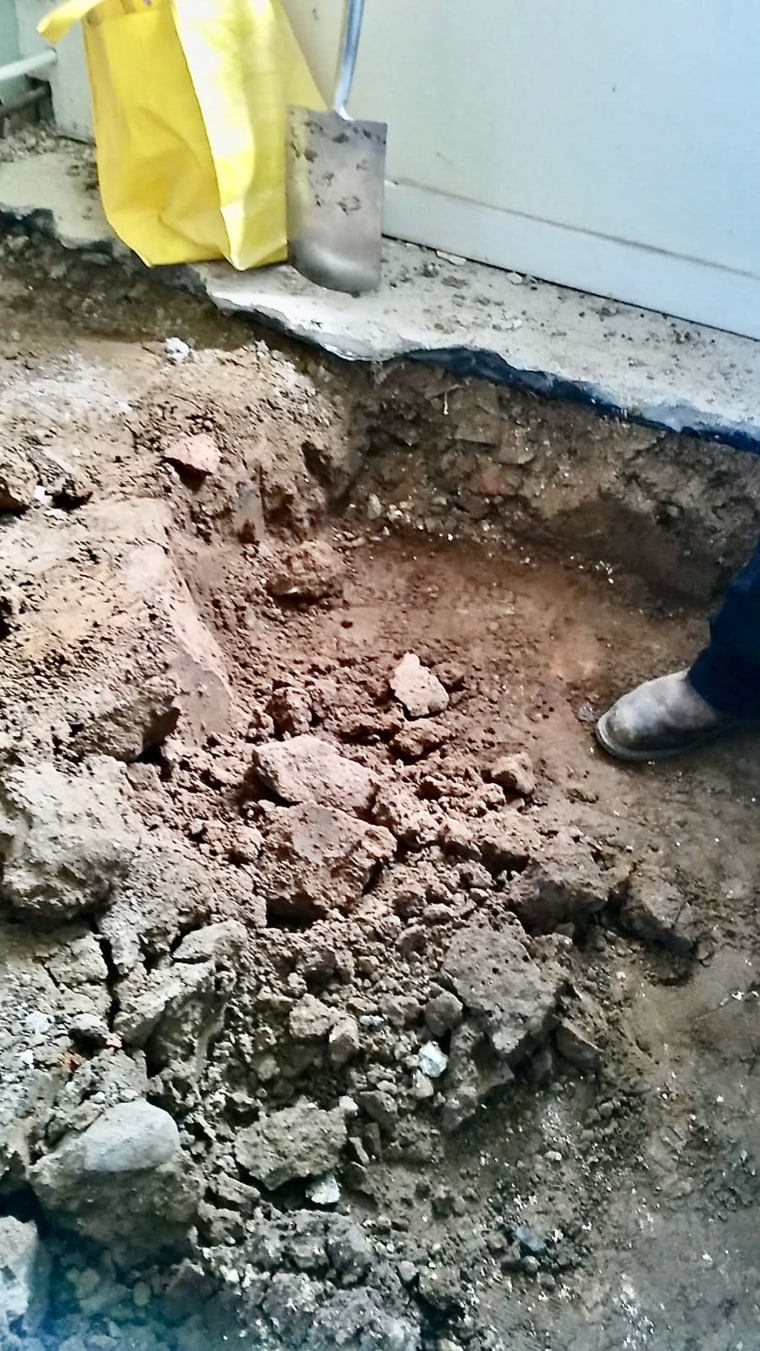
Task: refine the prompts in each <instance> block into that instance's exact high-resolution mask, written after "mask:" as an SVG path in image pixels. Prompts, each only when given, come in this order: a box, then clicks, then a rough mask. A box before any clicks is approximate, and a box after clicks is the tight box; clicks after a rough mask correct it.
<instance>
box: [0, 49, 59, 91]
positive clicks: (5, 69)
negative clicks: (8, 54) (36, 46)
mask: <svg viewBox="0 0 760 1351" xmlns="http://www.w3.org/2000/svg"><path fill="white" fill-rule="evenodd" d="M57 60H58V54H57V53H56V52H53V51H50V52H38V53H37V55H36V56H24V57H22V58H21V60H20V61H11V62H10V63H9V64H8V65H7V66H0V84H3V83H5V82H6V81H7V80H18V79H20V78H21V76H22V75H40V74H42V73H43V72H44V71H46V70H52V68H53V66H54V65H55V63H56V61H57Z"/></svg>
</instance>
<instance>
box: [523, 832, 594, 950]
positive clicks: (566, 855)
mask: <svg viewBox="0 0 760 1351" xmlns="http://www.w3.org/2000/svg"><path fill="white" fill-rule="evenodd" d="M610 889H611V882H610V879H609V878H608V877H607V876H606V875H605V873H604V872H603V871H602V869H601V868H600V867H599V865H598V863H596V862H595V861H594V859H593V857H592V856H591V854H590V852H589V851H588V850H587V849H584V848H583V847H579V846H576V847H575V848H574V849H569V848H563V849H562V850H561V852H557V854H556V855H555V856H553V857H552V856H551V855H545V856H544V857H543V858H542V859H541V861H540V862H538V861H536V862H533V863H531V865H530V866H529V867H528V868H526V870H525V872H524V873H522V875H521V876H520V877H518V878H515V880H514V881H513V882H512V884H511V886H510V889H509V904H510V907H511V909H513V910H514V912H515V914H516V915H517V916H518V917H519V919H520V922H521V924H523V925H524V927H525V928H526V929H528V930H529V931H530V932H531V933H551V932H552V930H553V929H556V928H557V926H558V925H559V924H568V923H576V922H577V921H579V920H584V919H587V918H588V917H589V916H590V915H593V914H596V912H597V911H599V910H601V909H602V908H603V907H604V906H605V905H606V904H607V901H608V900H609V896H610Z"/></svg>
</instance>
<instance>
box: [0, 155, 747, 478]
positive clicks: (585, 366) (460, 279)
mask: <svg viewBox="0 0 760 1351" xmlns="http://www.w3.org/2000/svg"><path fill="white" fill-rule="evenodd" d="M91 161H92V152H91V151H88V150H86V149H84V148H83V147H82V146H79V145H77V144H75V143H74V142H66V141H58V142H55V141H52V140H51V139H50V138H49V137H47V138H43V139H41V140H40V141H39V143H38V144H37V145H34V144H32V145H31V146H30V144H29V138H27V139H26V141H25V142H24V144H23V146H21V147H20V148H19V154H18V155H17V156H14V154H13V148H12V146H11V147H10V148H9V147H8V146H7V143H6V146H5V147H3V153H2V155H0V225H2V224H3V223H5V225H6V226H7V225H9V224H11V223H13V222H27V224H28V225H29V226H33V225H37V226H44V227H45V228H47V229H49V230H52V231H53V233H54V234H55V235H56V236H57V237H58V238H59V239H60V241H61V242H62V243H63V244H64V245H65V246H66V247H68V248H72V249H77V250H80V251H82V252H84V253H87V252H93V251H97V252H98V253H102V252H103V251H104V250H105V251H110V252H113V253H114V255H115V256H117V257H121V258H124V257H125V256H129V257H130V258H131V255H127V251H126V250H125V249H124V247H123V245H121V244H120V243H119V242H118V241H117V240H116V239H115V238H114V236H113V234H112V232H111V231H110V229H109V227H108V225H107V223H106V221H105V219H104V217H103V214H102V211H101V208H100V202H99V199H98V195H97V190H96V188H95V184H94V175H93V171H92V162H91ZM169 279H170V280H171V281H173V282H175V283H176V284H178V285H181V286H184V287H187V289H189V290H192V291H195V292H197V291H199V290H200V291H203V292H205V293H206V294H207V295H208V296H209V298H210V299H211V300H212V301H213V303H214V304H215V305H217V306H218V307H219V309H220V310H223V311H225V312H239V313H246V314H249V315H250V316H251V317H252V318H253V319H255V320H257V321H259V322H261V323H263V324H267V325H270V326H271V327H273V328H276V329H277V330H279V331H280V332H283V333H287V334H290V335H292V336H293V337H296V338H299V339H302V340H303V341H305V342H309V343H313V344H315V345H317V346H319V347H322V348H324V349H325V350H327V351H329V352H331V353H333V354H335V355H337V356H339V357H342V358H344V359H346V360H352V361H354V360H355V361H387V360H390V359H392V358H394V357H399V356H403V355H406V356H413V357H421V358H424V359H426V360H428V361H435V362H439V363H442V364H446V365H448V366H451V367H454V368H455V369H457V370H459V371H462V372H464V373H468V374H472V375H480V376H483V377H486V378H488V379H491V380H495V381H499V382H502V381H503V382H505V383H519V384H522V385H525V386H527V387H528V388H531V389H533V390H536V391H539V392H544V393H549V394H552V393H553V394H558V395H563V396H565V397H567V396H569V397H577V398H579V399H581V400H584V401H587V402H592V403H595V404H598V405H599V406H600V407H603V408H605V409H607V410H610V411H614V412H617V413H620V414H622V415H624V416H626V417H630V418H634V419H637V420H640V421H644V422H649V423H652V424H654V425H657V426H662V427H666V428H669V429H671V430H674V431H693V432H696V433H698V434H701V435H703V436H706V437H710V438H713V439H717V440H721V441H725V442H727V443H729V444H732V445H735V446H738V447H741V448H744V449H750V450H755V451H758V452H760V408H759V407H758V404H759V403H760V399H758V390H760V343H758V342H754V341H752V340H751V339H748V338H740V337H736V336H734V335H732V334H727V333H722V332H719V331H717V330H714V329H709V328H704V327H700V326H699V325H696V324H690V323H686V322H684V321H682V320H676V319H672V318H670V317H669V316H667V315H660V314H656V313H653V312H650V311H644V310H639V309H636V308H635V307H632V306H630V305H623V304H620V303H618V302H616V301H611V300H607V299H603V298H599V297H597V296H590V295H586V294H584V293H582V292H578V291H572V290H569V289H568V288H566V287H561V286H553V285H550V284H548V283H546V282H539V281H536V280H535V279H533V278H530V277H523V276H520V275H518V274H517V273H505V272H501V271H499V270H497V269H495V268H490V267H486V266H484V265H483V264H480V263H470V262H466V261H464V260H462V259H454V258H451V257H449V256H447V255H442V254H438V253H436V252H434V251H432V250H429V249H423V248H419V247H417V246H416V245H410V244H403V243H399V242H397V241H391V240H388V241H386V245H385V263H384V279H383V284H382V287H381V289H380V290H379V291H378V292H376V293H375V294H373V295H368V296H362V297H358V298H354V297H351V296H346V295H341V294H338V293H334V292H329V291H325V290H322V289H321V288H319V287H317V286H314V285H312V284H311V283H309V282H307V281H305V280H304V279H303V278H301V277H300V276H298V274H296V273H295V272H293V271H292V270H291V269H290V268H288V267H285V266H282V267H274V268H266V269H262V270H261V271H256V272H248V273H240V272H235V271H234V270H233V269H232V268H231V267H229V266H228V265H226V264H224V263H206V264H200V265H192V266H187V267H183V268H179V269H171V277H170V278H169Z"/></svg>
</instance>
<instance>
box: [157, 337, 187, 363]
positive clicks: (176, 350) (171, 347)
mask: <svg viewBox="0 0 760 1351" xmlns="http://www.w3.org/2000/svg"><path fill="white" fill-rule="evenodd" d="M191 353H192V348H191V346H190V344H189V343H188V342H185V341H184V340H183V339H182V338H166V339H165V340H164V356H165V357H166V360H167V361H171V363H172V365H174V366H181V365H182V363H183V362H184V361H187V360H188V358H189V356H190V355H191Z"/></svg>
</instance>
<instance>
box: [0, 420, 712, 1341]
mask: <svg viewBox="0 0 760 1351" xmlns="http://www.w3.org/2000/svg"><path fill="white" fill-rule="evenodd" d="M199 441H203V442H204V444H202V445H200V444H199ZM208 441H209V438H208V437H207V436H206V434H205V433H204V434H202V435H201V434H197V435H195V436H194V438H190V439H189V441H188V442H183V443H182V444H180V443H179V442H178V441H177V439H176V438H175V439H174V441H173V442H172V448H171V455H169V456H167V457H166V458H167V459H168V460H169V461H170V462H171V463H172V464H173V465H175V466H178V467H179V470H181V471H182V473H185V474H190V476H191V480H192V481H193V482H195V483H197V482H202V481H205V479H206V478H207V477H208V476H209V475H213V473H214V472H215V471H216V469H217V467H218V453H217V454H216V455H214V454H212V453H211V451H212V449H214V447H213V446H211V447H210V446H209V444H208ZM43 458H44V457H43ZM46 466H47V467H46ZM177 482H179V479H177ZM91 496H92V489H91V485H89V484H88V483H87V481H86V478H85V477H83V476H82V475H81V474H70V473H69V471H68V469H67V467H66V465H64V466H60V465H57V466H56V465H53V467H52V468H51V467H50V463H49V462H48V461H45V463H44V464H43V463H42V460H41V459H40V457H39V455H36V456H35V455H34V454H30V455H27V456H26V457H24V456H23V455H21V454H20V453H18V452H16V451H13V452H12V453H10V454H8V453H6V454H5V456H4V458H3V460H2V463H1V464H0V510H2V511H3V512H5V513H6V517H5V519H4V520H3V523H2V525H1V526H0V572H1V574H2V581H1V582H0V642H2V649H3V658H4V666H3V674H2V677H0V699H1V701H2V708H3V713H4V726H5V731H4V732H3V735H2V742H1V743H0V1215H2V1216H3V1218H0V1251H2V1255H3V1264H2V1265H0V1345H2V1346H4V1347H5V1346H8V1347H12V1346H15V1345H16V1340H15V1339H17V1338H18V1339H20V1344H21V1345H23V1346H24V1347H26V1348H29V1347H31V1346H32V1345H34V1344H35V1339H37V1344H38V1345H39V1346H41V1347H47V1346H49V1345H52V1344H55V1345H56V1346H59V1345H62V1346H64V1347H65V1348H66V1351H80V1349H84V1351H90V1348H91V1347H92V1348H95V1347H97V1351H111V1348H113V1351H116V1348H117V1346H118V1347H119V1348H121V1346H123V1345H127V1344H129V1342H128V1337H133V1338H134V1339H135V1344H139V1345H140V1348H141V1351H143V1348H144V1347H146V1346H150V1345H151V1344H152V1343H151V1342H150V1337H151V1336H154V1335H155V1336H158V1334H157V1333H156V1334H154V1333H152V1332H151V1331H150V1329H151V1328H152V1327H154V1326H155V1327H160V1329H161V1333H160V1341H159V1342H156V1345H159V1344H160V1345H161V1346H169V1347H175V1346H176V1347H177V1348H178V1351H194V1349H195V1348H196V1347H198V1348H200V1347H204V1348H205V1347H207V1346H208V1342H209V1336H212V1337H215V1336H217V1335H218V1336H219V1338H220V1339H221V1338H222V1337H223V1336H224V1337H226V1336H227V1335H228V1331H229V1328H230V1327H238V1326H239V1329H240V1331H241V1335H242V1334H243V1333H246V1334H247V1335H250V1336H252V1337H254V1338H255V1339H257V1344H260V1345H268V1344H271V1345H272V1346H273V1347H274V1346H282V1345H283V1344H284V1340H287V1339H291V1340H290V1344H294V1343H295V1344H298V1345H300V1344H302V1342H303V1343H304V1344H308V1346H309V1347H310V1348H313V1349H314V1351H319V1348H321V1347H323V1346H324V1347H325V1348H327V1347H331V1346H333V1345H335V1344H336V1343H337V1344H339V1345H350V1346H352V1347H354V1346H355V1347H357V1348H363V1349H364V1351H371V1348H378V1351H380V1349H381V1348H383V1349H384V1348H388V1349H389V1351H413V1348H416V1347H418V1346H420V1345H421V1344H423V1342H424V1343H425V1344H431V1345H432V1344H433V1343H434V1341H435V1339H436V1338H437V1339H438V1341H437V1344H438V1346H439V1347H444V1346H445V1345H446V1344H447V1343H446V1337H445V1336H444V1333H447V1335H448V1333H451V1330H452V1329H455V1330H456V1335H457V1336H459V1337H461V1338H462V1340H464V1339H465V1338H466V1337H467V1336H469V1338H470V1339H471V1338H472V1335H473V1329H472V1327H470V1328H469V1332H468V1324H467V1318H468V1313H467V1297H466V1292H465V1291H464V1290H463V1288H462V1285H461V1281H460V1279H459V1278H458V1277H457V1276H456V1275H453V1274H452V1271H451V1269H450V1268H449V1267H447V1266H446V1264H445V1263H441V1261H440V1260H439V1254H437V1253H436V1252H435V1251H431V1250H429V1249H428V1250H425V1249H424V1244H423V1245H422V1247H420V1245H419V1243H418V1244H417V1247H416V1249H415V1250H414V1255H410V1254H411V1251H412V1249H411V1248H409V1249H408V1251H407V1253H406V1255H404V1254H403V1253H400V1251H399V1248H398V1245H397V1244H395V1245H394V1243H392V1242H389V1241H388V1237H387V1234H386V1235H383V1231H382V1225H379V1224H378V1225H377V1226H376V1232H375V1234H374V1237H373V1238H372V1239H371V1238H370V1236H369V1230H368V1228H367V1226H366V1225H363V1224H362V1222H361V1216H362V1215H366V1214H367V1213H369V1210H371V1208H372V1206H373V1205H374V1206H375V1207H376V1206H377V1203H378V1193H377V1184H376V1170H377V1165H378V1163H379V1162H380V1161H383V1163H384V1164H391V1165H393V1164H398V1165H399V1167H406V1166H411V1167H414V1168H416V1169H418V1170H420V1171H422V1172H424V1170H425V1166H426V1164H427V1162H428V1161H429V1160H430V1158H431V1157H433V1156H435V1153H436V1151H437V1150H439V1149H441V1148H442V1147H443V1146H442V1145H441V1141H445V1140H447V1139H448V1138H449V1137H451V1136H452V1135H453V1133H455V1132H457V1131H459V1130H460V1129H461V1128H462V1127H463V1126H465V1125H467V1124H468V1123H472V1122H473V1120H477V1119H478V1117H479V1114H481V1113H482V1109H483V1108H484V1105H485V1104H486V1103H487V1102H488V1101H489V1099H490V1098H491V1096H492V1095H493V1094H494V1093H498V1092H501V1093H502V1094H503V1093H504V1090H505V1089H509V1087H510V1086H514V1085H515V1084H516V1083H518V1082H519V1083H522V1082H523V1081H528V1082H537V1083H542V1082H546V1081H547V1080H548V1079H550V1078H551V1076H552V1074H553V1073H554V1068H555V1066H556V1065H557V1064H564V1065H565V1066H569V1067H572V1071H573V1072H581V1073H587V1072H588V1073H595V1072H596V1071H598V1070H599V1068H600V1065H601V1063H602V1060H603V1052H604V1038H605V1023H604V1018H603V1016H602V1015H601V1013H600V1011H599V1009H598V1008H596V1006H595V1005H594V1003H593V1001H590V1000H589V999H588V998H587V997H585V996H584V995H583V993H582V991H581V989H580V983H579V979H578V968H577V951H578V948H577V945H578V943H579V942H582V941H583V940H584V938H585V937H586V936H587V935H588V934H589V932H590V930H591V929H592V928H593V926H594V925H596V924H597V923H598V922H599V920H600V917H601V918H604V920H605V922H608V923H609V924H611V925H613V926H614V927H615V928H618V929H622V930H627V931H629V932H631V933H632V934H638V935H641V936H643V937H645V938H646V939H647V940H648V941H654V942H656V943H659V944H661V945H664V946H666V947H670V948H671V950H672V951H673V952H674V953H675V954H676V955H677V956H678V957H679V958H688V957H689V955H690V954H691V953H692V951H693V949H694V946H695V943H696V938H697V934H696V930H695V926H694V921H693V918H692V916H691V914H690V912H689V909H688V906H687V905H686V904H685V902H684V898H683V896H682V894H681V893H680V891H679V890H678V888H675V887H673V886H671V885H669V884H667V883H664V882H663V881H662V880H661V879H660V878H657V879H655V878H654V876H652V875H650V874H648V873H647V871H646V868H643V867H634V857H633V855H632V854H631V853H630V852H626V850H625V849H624V848H622V847H621V845H620V842H619V841H617V840H610V839H609V838H604V837H600V838H595V837H593V836H591V835H589V834H588V833H587V831H586V830H585V829H582V828H580V827H579V826H578V825H577V824H575V823H574V820H573V816H572V812H568V810H567V803H564V804H562V805H561V806H560V807H557V805H556V803H555V804H554V805H551V804H550V801H549V797H548V796H547V794H546V792H545V791H544V789H543V786H542V783H541V771H540V767H537V766H535V765H534V764H533V762H532V760H531V756H530V755H529V754H528V753H527V752H526V751H525V749H523V748H522V747H520V746H519V745H514V746H512V748H509V747H506V748H505V746H504V745H503V744H502V745H501V746H496V747H495V749H494V753H493V754H492V755H491V756H489V757H487V758H485V759H484V758H483V757H479V756H478V755H476V754H474V753H472V752H471V750H470V749H469V748H468V745H467V740H466V736H463V734H462V726H463V724H462V720H461V717H459V716H458V713H457V710H458V708H459V705H460V704H461V702H462V699H463V698H464V697H465V694H466V687H467V680H468V671H467V666H466V662H464V663H455V662H452V661H446V660H443V661H434V660H431V659H429V658H425V656H424V653H423V657H422V658H421V656H420V655H418V654H417V653H415V652H413V651H408V652H406V653H400V654H398V656H397V658H396V659H395V660H394V662H392V663H390V664H388V666H387V667H385V666H382V665H381V666H379V667H378V665H377V663H376V662H375V663H374V664H372V663H371V666H372V669H370V670H369V672H368V670H367V669H366V667H365V668H362V669H358V668H357V667H356V666H355V665H352V664H351V663H341V660H340V658H339V657H338V658H333V657H325V656H323V655H320V654H319V653H318V652H317V653H314V654H313V655H311V656H310V655H309V654H308V653H307V654H306V655H305V657H304V658H303V660H301V661H300V662H299V663H298V670H295V669H292V670H290V671H289V670H287V669H283V668H282V657H281V655H280V654H279V652H278V650H277V646H276V642H277V639H276V635H277V632H278V631H279V630H278V626H279V627H280V628H281V627H282V624H283V622H287V621H288V618H289V617H290V616H293V617H294V622H295V623H296V624H306V625H308V615H309V612H310V610H311V609H312V607H317V608H319V607H320V606H322V607H330V606H336V605H337V606H341V605H342V604H343V603H344V602H343V601H342V599H341V597H342V594H343V587H344V579H345V576H346V570H347V568H348V567H349V566H350V561H348V560H350V557H351V549H352V547H353V545H352V541H351V540H350V539H347V538H346V537H344V536H340V535H334V534H333V535H330V537H327V536H325V537H320V538H316V537H311V538H309V539H307V541H306V542H302V543H300V544H297V545H293V544H292V543H289V542H287V541H286V542H284V543H283V542H277V541H273V540H272V538H271V537H270V538H269V539H268V540H267V541H266V542H265V543H264V544H262V543H261V542H258V543H256V542H254V543H251V531H253V532H254V534H255V530H254V526H253V525H252V524H251V521H252V520H253V518H254V517H255V515H256V511H255V509H254V508H255V504H254V506H252V507H251V512H253V516H247V517H246V521H245V522H243V524H242V525H241V524H240V521H239V520H237V518H235V519H236V525H235V530H236V531H237V539H236V544H235V548H236V559H237V561H236V563H235V565H234V568H233V571H232V573H231V575H234V576H235V577H236V578H237V579H238V582H239V583H240V587H241V599H240V605H241V606H243V607H244V608H245V610H246V613H247V615H248V620H249V632H250V629H251V625H253V626H254V628H255V624H256V623H258V622H259V621H261V623H265V624H266V625H268V628H267V630H266V632H267V635H268V639H269V640H270V641H271V642H272V643H273V644H274V646H273V648H272V650H271V651H267V650H265V648H264V647H262V650H261V651H260V652H259V653H258V654H257V656H256V662H255V663H254V668H253V674H252V675H251V669H250V668H249V671H248V674H247V675H246V674H245V672H244V671H243V670H242V667H241V668H239V669H236V668H235V664H234V657H233V656H232V655H231V654H232V649H231V648H230V647H229V646H227V645H226V633H227V628H226V626H225V623H224V622H220V625H219V628H218V629H217V630H216V631H212V627H211V625H210V623H209V622H208V616H207V615H204V614H203V613H202V612H201V608H200V606H199V603H198V602H197V599H196V598H195V596H194V595H193V594H192V593H191V590H190V588H189V586H188V582H187V580H186V578H185V576H184V574H183V558H184V557H185V556H186V551H187V549H188V543H187V539H186V538H182V539H180V538H179V536H178V532H177V529H176V522H175V520H174V518H173V516H172V512H171V508H170V506H169V505H168V504H167V503H166V502H162V501H160V500H158V499H157V498H156V497H143V498H140V499H135V500H112V499H109V498H105V499H99V498H98V497H97V495H95V499H94V500H92V501H90V498H91ZM204 528H205V527H204ZM235 569H237V571H235ZM241 577H242V578H244V581H241V580H240V579H241ZM220 608H221V603H220ZM251 615H253V618H252V619H251ZM346 622H348V623H350V622H352V621H351V619H350V615H349V616H348V617H347V621H346ZM233 626H234V627H236V628H237V627H238V623H237V620H235V621H234V625H233ZM297 638H298V641H299V642H301V641H302V640H303V639H304V632H303V631H299V634H298V635H297ZM306 639H307V640H308V632H307V633H306ZM248 641H249V642H250V638H249V640H248ZM447 1204H448V1202H447ZM354 1212H355V1213H354ZM370 1228H371V1226H370ZM563 1242H564V1240H561V1239H560V1238H559V1237H555V1238H554V1239H551V1240H549V1239H545V1238H543V1237H541V1236H536V1235H535V1234H532V1231H531V1230H530V1229H529V1228H526V1227H525V1226H520V1224H518V1223H514V1224H512V1226H511V1228H510V1227H509V1226H507V1227H506V1228H505V1229H504V1230H503V1232H500V1234H497V1235H496V1236H495V1237H494V1240H493V1250H494V1251H498V1252H499V1256H500V1260H502V1261H503V1263H504V1269H505V1270H508V1269H512V1270H516V1271H522V1272H524V1273H525V1274H527V1275H536V1273H537V1272H538V1271H539V1267H540V1266H542V1263H543V1271H544V1276H545V1280H546V1288H547V1289H549V1288H550V1285H549V1283H550V1282H551V1281H555V1280H556V1275H555V1274H554V1273H555V1272H556V1273H561V1271H562V1270H564V1269H566V1268H567V1266H568V1265H570V1259H569V1258H567V1256H566V1254H565V1256H563V1251H564V1250H563ZM412 1246H413V1245H412ZM93 1253H94V1254H96V1256H95V1257H93V1256H92V1254H93ZM51 1255H52V1259H53V1268H54V1272H55V1273H57V1274H55V1276H54V1278H53V1277H51V1274H50V1272H51ZM103 1263H105V1264H106V1265H105V1267H103ZM510 1263H511V1268H510V1266H509V1264H510ZM552 1264H553V1265H552ZM563 1264H564V1265H563ZM93 1272H94V1273H95V1275H94V1276H93ZM61 1273H63V1274H61ZM67 1273H68V1274H67ZM88 1273H89V1274H88ZM48 1304H49V1319H48V1321H47V1322H46V1317H45V1315H46V1309H47V1307H48ZM114 1309H115V1310H116V1311H117V1314H116V1315H114V1313H113V1310H114ZM72 1310H74V1312H72ZM108 1310H111V1312H110V1313H108ZM77 1317H79V1318H80V1319H85V1320H87V1319H89V1320H90V1323H91V1324H92V1326H95V1325H97V1326H96V1327H95V1331H94V1332H92V1327H91V1328H90V1333H89V1334H88V1335H85V1334H84V1332H81V1333H80V1332H79V1331H77V1328H78V1327H79V1326H80V1325H79V1324H77V1322H76V1318H77ZM98 1319H99V1320H100V1322H98ZM93 1320H94V1323H93ZM151 1320H153V1321H151ZM125 1329H126V1331H125ZM447 1330H448V1332H447ZM451 1335H453V1333H451ZM50 1337H52V1338H53V1339H54V1342H50V1341H49V1340H48V1339H49V1338H50ZM88 1337H89V1339H88ZM66 1338H68V1340H66ZM441 1338H443V1340H441ZM77 1339H78V1340H77ZM125 1339H127V1340H125ZM431 1339H432V1340H431ZM452 1345H454V1343H451V1342H450V1341H449V1342H448V1347H449V1351H450V1348H451V1346H452Z"/></svg>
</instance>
